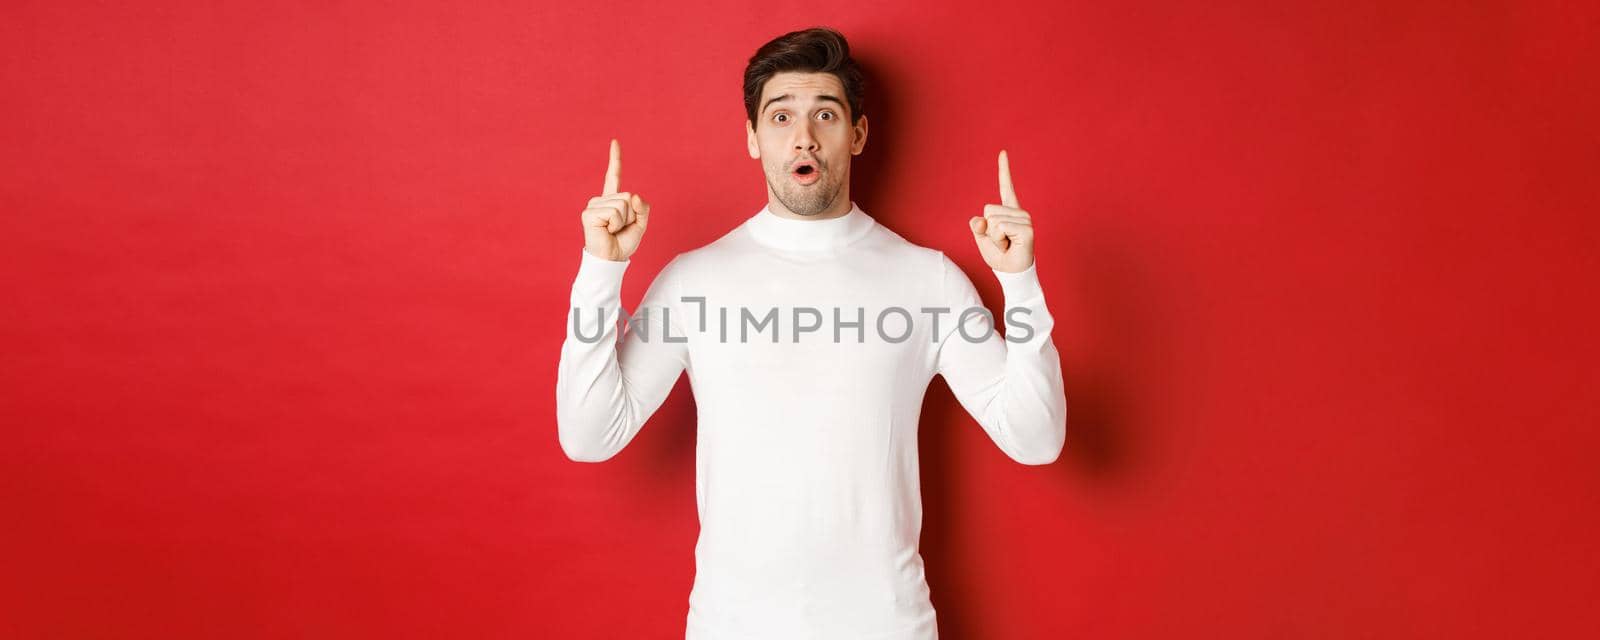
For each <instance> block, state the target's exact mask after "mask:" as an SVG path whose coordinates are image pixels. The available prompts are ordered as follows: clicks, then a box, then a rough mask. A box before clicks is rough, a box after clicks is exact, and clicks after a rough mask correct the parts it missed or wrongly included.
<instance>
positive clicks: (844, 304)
mask: <svg viewBox="0 0 1600 640" xmlns="http://www.w3.org/2000/svg"><path fill="white" fill-rule="evenodd" d="M851 205H852V208H851V211H850V213H849V214H848V215H845V216H843V217H839V218H833V219H829V220H792V219H787V218H781V217H778V216H777V215H775V214H773V213H772V212H771V211H770V210H768V209H766V208H763V209H762V210H761V211H760V212H759V213H757V214H755V215H754V216H752V217H750V218H749V219H748V220H746V221H744V222H743V223H742V224H740V225H739V226H738V227H735V228H734V229H733V230H732V231H730V232H728V233H727V234H725V235H723V236H722V237H721V238H719V239H717V240H716V241H714V242H712V243H710V244H707V245H705V246H703V247H701V248H699V249H695V250H692V251H688V252H685V253H682V254H679V255H678V256H677V257H675V258H673V259H672V260H671V261H670V262H668V263H667V265H666V266H665V267H663V268H662V270H661V273H660V274H659V275H657V276H656V279H655V280H654V281H653V282H652V283H651V284H650V287H649V289H648V290H647V291H646V293H645V296H644V300H643V302H641V305H640V307H641V310H640V311H636V312H635V313H634V317H635V319H636V320H638V324H627V325H622V329H623V330H622V331H621V333H622V338H621V340H620V345H619V344H618V342H619V340H618V338H617V335H618V324H619V323H618V315H619V309H620V291H621V287H622V277H623V272H624V271H626V270H627V268H628V264H629V262H628V261H620V262H619V261H610V260H604V259H601V258H597V257H594V256H592V255H590V254H589V253H588V251H583V252H582V253H583V257H582V263H581V266H580V267H579V269H578V275H577V278H576V280H575V281H574V282H573V285H572V307H573V308H572V309H568V310H567V322H566V325H567V339H566V342H565V343H564V344H563V345H562V348H561V363H560V367H559V373H558V378H557V383H556V413H557V421H558V425H559V426H558V430H559V433H560V442H561V447H562V449H563V450H564V451H565V452H566V454H567V455H568V456H569V457H570V458H572V459H573V460H579V461H587V462H599V461H602V460H605V459H607V458H610V457H611V456H613V455H615V454H616V453H617V452H618V451H620V450H621V449H622V448H623V447H625V446H627V444H628V442H629V441H630V440H632V439H633V437H634V435H635V434H637V433H638V432H639V428H640V427H641V426H642V425H643V424H644V422H645V421H646V420H647V419H649V417H650V415H651V414H653V413H654V412H655V410H656V409H657V407H659V406H660V405H661V403H662V401H663V400H665V399H666V396H667V393H668V392H669V391H670V390H671V389H672V387H673V385H674V383H675V382H676V381H677V378H678V375H679V373H680V372H682V371H688V373H689V383H690V386H691V388H692V389H693V392H694V398H695V407H696V411H697V417H698V420H697V430H698V431H697V434H698V435H697V444H696V450H695V470H696V481H695V500H696V505H697V507H698V510H699V516H700V537H699V541H698V543H697V544H696V545H695V566H696V573H695V579H694V586H693V588H692V589H691V591H690V594H689V610H688V621H687V634H686V637H687V638H688V639H689V640H733V639H737V640H744V639H748V638H764V639H780V640H782V639H788V638H796V639H799V638H805V639H810V638H829V639H835V640H845V639H860V640H867V639H871V640H932V639H934V638H937V637H938V630H937V628H936V626H935V621H934V609H933V605H932V603H931V602H930V600H929V597H928V586H927V582H926V581H925V579H924V575H923V563H922V556H921V554H920V553H919V551H918V544H919V540H920V537H921V531H922V496H921V488H920V483H919V477H918V466H917V465H918V462H917V421H918V416H919V413H920V411H921V408H922V400H923V395H924V393H926V391H927V387H928V383H929V382H930V381H931V380H932V379H933V376H934V374H939V375H942V376H944V378H945V381H946V382H947V383H948V384H949V386H950V389H951V391H952V392H954V394H955V397H956V398H957V400H959V401H960V403H961V406H962V407H964V408H965V409H966V410H967V412H968V413H970V414H972V416H973V417H974V418H976V419H977V421H978V424H979V425H981V426H982V427H983V429H984V431H985V432H987V433H988V435H989V437H990V438H991V439H992V440H993V441H994V443H995V444H996V445H999V447H1000V449H1001V450H1002V451H1004V452H1005V453H1006V455H1009V456H1010V457H1011V458H1013V459H1015V460H1016V461H1018V462H1021V463H1023V464H1046V463H1049V462H1051V461H1053V460H1055V459H1056V456H1057V455H1058V454H1059V453H1060V451H1061V448H1062V444H1063V441H1064V439H1065V436H1066V417H1067V406H1066V397H1065V394H1064V393H1063V391H1062V380H1061V364H1060V359H1059V357H1058V355H1057V353H1056V348H1055V345H1054V343H1053V342H1052V340H1051V337H1050V331H1051V328H1052V327H1053V325H1054V321H1053V320H1052V318H1051V316H1050V314H1049V311H1048V310H1047V309H1046V308H1045V301H1044V294H1043V292H1042V291H1041V289H1040V287H1039V280H1038V276H1037V273H1036V272H1035V270H1034V268H1033V267H1030V268H1029V269H1028V270H1026V271H1023V272H1020V273H1005V272H1000V271H996V272H995V277H997V278H999V280H1000V286H1001V288H1002V290H1003V291H1004V295H1005V306H1006V308H1007V309H1013V308H1016V307H1021V308H1024V309H1027V310H1028V311H1026V312H1022V311H1014V312H1011V313H1010V314H1006V315H1000V316H997V317H995V318H994V319H993V320H991V319H990V318H989V317H987V316H986V315H984V314H982V313H978V312H975V311H974V312H968V313H966V315H965V319H964V322H963V323H962V324H961V325H960V326H959V327H958V325H957V318H960V317H962V314H963V311H964V310H966V309H968V308H971V307H979V306H981V305H982V302H981V301H980V300H979V298H978V293H977V290H976V289H975V288H974V287H973V285H972V282H971V280H969V279H968V278H967V276H966V274H964V273H963V272H962V271H961V270H960V268H959V267H957V266H956V265H955V263H954V262H952V261H951V260H950V259H949V258H948V257H946V256H945V255H944V254H943V253H942V252H939V251H935V250H933V249H928V248H924V247H920V246H917V245H914V244H911V243H910V242H907V241H906V240H905V239H904V238H902V237H900V236H899V235H898V234H896V233H894V232H893V231H890V230H889V229H887V228H885V227H883V226H882V225H879V224H878V223H877V222H876V221H875V220H873V219H872V218H871V217H870V216H868V215H867V214H866V213H864V212H862V211H861V209H860V207H858V206H855V203H853V202H852V203H851ZM685 298H688V300H685ZM797 307H800V308H810V309H812V310H814V311H808V310H804V309H802V310H800V311H796V308H797ZM891 307H898V308H899V309H901V310H902V311H903V312H904V313H902V312H900V311H894V310H893V309H890V308H891ZM927 308H944V309H948V312H945V313H939V312H937V311H927V310H925V309H927ZM602 309H603V310H605V312H606V316H605V319H606V320H607V322H604V323H601V322H599V317H598V310H602ZM574 310H577V312H578V318H579V319H580V320H581V324H577V325H576V326H575V323H574V313H573V312H574ZM663 311H665V313H663ZM641 318H642V319H641ZM723 318H726V321H724V320H723ZM858 320H859V321H860V322H859V323H857V321H858ZM999 324H1004V325H1006V327H1005V328H1006V329H1007V332H1006V335H1008V336H1010V340H1019V339H1020V338H1028V339H1027V340H1025V341H1016V342H1013V341H1008V340H1007V339H1004V338H1002V337H1001V336H1000V334H998V333H996V332H995V325H999ZM935 325H937V326H935ZM1019 325H1026V327H1021V326H1019ZM958 328H959V331H958ZM663 332H666V333H663ZM1030 334H1031V337H1030Z"/></svg>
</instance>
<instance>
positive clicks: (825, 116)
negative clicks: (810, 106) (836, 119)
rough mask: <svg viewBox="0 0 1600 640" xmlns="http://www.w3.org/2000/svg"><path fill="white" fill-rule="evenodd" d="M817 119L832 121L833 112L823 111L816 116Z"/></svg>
mask: <svg viewBox="0 0 1600 640" xmlns="http://www.w3.org/2000/svg"><path fill="white" fill-rule="evenodd" d="M817 117H818V118H822V119H823V120H832V119H833V112H832V111H824V112H822V113H819V114H817Z"/></svg>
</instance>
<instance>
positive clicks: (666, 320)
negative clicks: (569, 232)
mask: <svg viewBox="0 0 1600 640" xmlns="http://www.w3.org/2000/svg"><path fill="white" fill-rule="evenodd" d="M676 263H677V259H676V258H674V259H673V260H672V262H669V263H668V264H667V266H665V267H663V268H662V270H661V273H659V274H657V275H656V279H655V280H654V281H653V282H651V284H650V288H649V289H648V290H647V291H646V292H645V296H644V300H643V301H642V302H641V303H640V305H639V309H638V310H637V311H635V313H634V314H633V316H632V317H630V318H628V322H627V323H626V324H623V326H622V327H621V329H620V332H621V333H622V337H621V340H620V344H619V340H618V332H619V328H618V324H619V320H618V318H619V316H620V315H621V310H622V302H621V294H622V274H623V272H624V271H627V269H628V265H629V264H630V261H628V260H623V261H615V260H606V259H604V258H599V257H596V256H593V255H591V254H590V253H589V252H588V251H587V250H584V251H583V262H582V263H581V264H580V265H579V267H578V275H577V278H576V279H575V280H574V281H573V283H572V305H571V307H570V308H569V309H567V318H566V323H565V324H566V327H567V337H566V340H565V341H564V342H563V343H562V344H561V362H560V365H559V367H558V370H557V373H556V424H557V431H558V435H559V438H560V442H561V449H562V451H564V452H565V453H566V454H567V457H569V458H571V459H573V460H576V461H579V462H601V461H604V460H607V459H609V458H611V457H612V456H614V455H616V454H617V452H618V451H621V450H622V448H623V447H625V446H627V444H628V442H629V441H631V440H633V437H634V436H635V435H637V434H638V433H639V428H640V427H641V426H643V425H644V422H645V420H648V419H649V418H650V416H651V414H653V413H655V411H656V409H657V408H659V407H660V406H661V403H662V402H663V401H665V400H666V397H667V394H668V393H669V392H671V391H672V386H673V384H674V383H676V382H677V380H678V375H679V374H680V373H682V372H683V370H684V368H685V367H687V366H688V344H687V334H685V333H684V332H683V330H682V319H681V318H675V317H673V316H677V315H679V314H680V313H681V312H679V311H675V310H673V306H674V304H675V303H676V302H678V298H677V295H676V292H677V291H678V289H679V284H678V283H677V281H676V280H675V275H674V274H675V273H676V271H675V270H674V266H675V265H676Z"/></svg>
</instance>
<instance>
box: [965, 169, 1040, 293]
mask: <svg viewBox="0 0 1600 640" xmlns="http://www.w3.org/2000/svg"><path fill="white" fill-rule="evenodd" d="M967 224H968V226H970V227H971V228H972V239H973V240H975V241H977V243H978V253H981V254H983V261H984V262H987V263H989V268H990V269H994V270H995V271H1005V272H1009V273H1016V272H1019V271H1027V270H1028V267H1031V266H1033V220H1032V218H1030V217H1029V216H1028V212H1027V211H1023V210H1022V209H1021V208H1020V207H1018V206H1017V192H1016V190H1015V189H1014V188H1012V186H1011V163H1010V162H1009V161H1008V160H1007V159H1006V152H1005V151H1003V150H1002V151H1001V152H1000V204H986V205H984V206H983V217H981V218H980V217H977V216H974V217H973V218H972V219H971V220H968V221H967Z"/></svg>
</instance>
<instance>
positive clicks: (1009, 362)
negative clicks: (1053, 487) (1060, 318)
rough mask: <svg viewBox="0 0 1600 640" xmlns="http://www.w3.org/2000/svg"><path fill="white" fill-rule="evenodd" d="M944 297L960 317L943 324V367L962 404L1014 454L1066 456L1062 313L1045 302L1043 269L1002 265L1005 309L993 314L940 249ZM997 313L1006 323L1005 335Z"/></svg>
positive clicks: (1035, 460)
mask: <svg viewBox="0 0 1600 640" xmlns="http://www.w3.org/2000/svg"><path fill="white" fill-rule="evenodd" d="M940 258H941V260H942V262H943V263H944V266H943V268H944V283H943V291H944V299H945V300H946V301H947V303H946V304H948V305H949V307H950V313H951V317H953V318H954V320H955V322H953V323H952V325H953V326H951V327H950V328H948V329H943V328H941V333H942V337H941V339H940V341H939V344H938V345H936V347H937V349H938V352H937V360H936V371H937V372H938V374H939V375H941V376H944V379H945V382H947V383H948V384H949V385H950V390H951V391H952V392H953V393H954V394H955V397H956V399H957V400H958V401H959V402H960V403H961V406H962V407H963V408H965V409H966V410H967V413H969V414H971V415H972V417H973V418H975V419H976V420H977V421H978V424H979V425H981V426H982V427H983V430H984V431H985V432H987V433H988V434H989V438H990V439H991V440H993V441H994V443H995V444H996V445H999V447H1000V449H1001V450H1002V451H1004V452H1005V453H1006V455H1008V456H1010V457H1011V458H1012V459H1013V460H1016V461H1017V462H1020V463H1022V464H1029V465H1039V464H1049V463H1051V462H1054V461H1055V460H1056V458H1057V457H1058V456H1060V455H1061V449H1062V447H1063V445H1064V444H1065V442H1066V435H1067V399H1066V392H1065V390H1064V387H1063V385H1062V377H1061V358H1060V356H1059V355H1058V354H1057V353H1056V347H1055V342H1054V341H1053V339H1052V338H1051V336H1050V333H1051V330H1052V329H1053V328H1054V327H1055V320H1054V318H1052V317H1051V316H1050V311H1049V309H1047V308H1046V307H1045V301H1044V291H1043V289H1041V288H1040V286H1039V275H1038V271H1037V270H1035V268H1034V267H1033V266H1029V267H1028V269H1027V270H1026V271H1021V272H1018V273H1007V272H1003V271H995V272H994V274H995V277H996V278H998V279H999V280H1000V288H1001V290H1002V291H1003V292H1004V293H1005V312H1004V313H1002V314H1001V315H1000V317H999V318H996V319H992V318H991V317H990V315H989V314H988V313H984V312H982V311H980V309H984V307H983V301H982V300H981V299H980V298H979V297H978V291H977V288H976V287H974V286H973V285H972V281H971V280H970V279H968V278H967V275H966V274H965V273H963V272H962V271H961V268H960V267H958V266H956V264H955V262H953V261H952V260H950V258H949V256H945V255H943V254H940ZM968 309H971V310H972V311H970V312H968V311H967V310H968ZM996 320H998V323H1000V324H1004V325H1005V326H1006V329H1007V331H1006V336H1005V337H1004V338H1002V337H1001V336H1000V334H999V333H997V331H996V329H995V325H996V324H997V323H996Z"/></svg>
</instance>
